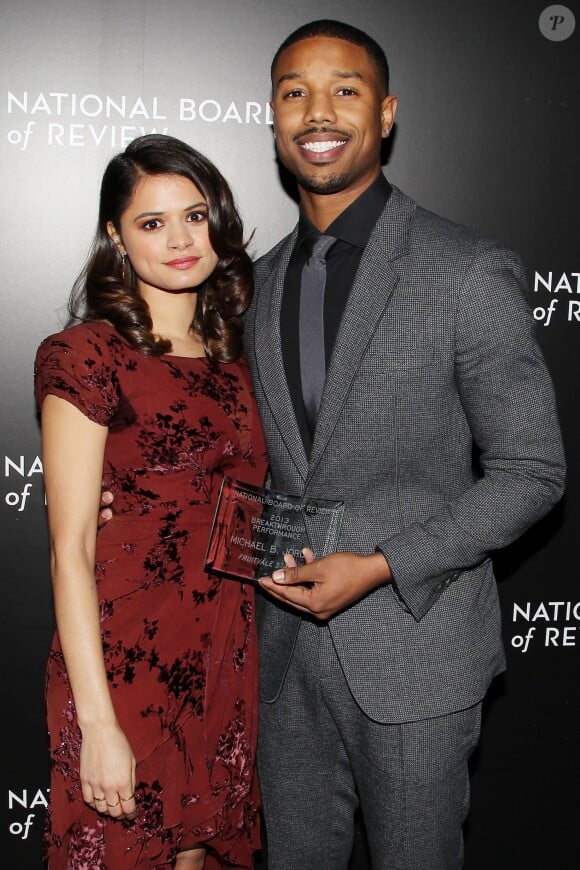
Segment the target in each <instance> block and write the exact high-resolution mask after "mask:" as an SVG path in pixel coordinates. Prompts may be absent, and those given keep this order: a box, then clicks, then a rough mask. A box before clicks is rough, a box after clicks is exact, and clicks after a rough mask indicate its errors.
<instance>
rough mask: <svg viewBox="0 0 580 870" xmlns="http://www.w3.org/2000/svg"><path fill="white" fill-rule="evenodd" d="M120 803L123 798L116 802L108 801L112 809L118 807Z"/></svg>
mask: <svg viewBox="0 0 580 870" xmlns="http://www.w3.org/2000/svg"><path fill="white" fill-rule="evenodd" d="M120 803H121V799H120V798H119V800H118V801H117V803H116V804H110V803H107V806H108V807H110V808H111V809H114V808H115V807H118V806H119V804H120Z"/></svg>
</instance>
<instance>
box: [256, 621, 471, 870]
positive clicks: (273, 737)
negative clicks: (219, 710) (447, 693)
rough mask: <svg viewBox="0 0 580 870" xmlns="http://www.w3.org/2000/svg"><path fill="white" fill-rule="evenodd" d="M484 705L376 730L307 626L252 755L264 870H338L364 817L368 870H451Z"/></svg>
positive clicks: (322, 636) (325, 636) (320, 635)
mask: <svg viewBox="0 0 580 870" xmlns="http://www.w3.org/2000/svg"><path fill="white" fill-rule="evenodd" d="M480 714H481V704H476V705H475V706H474V707H470V708H468V709H467V710H462V711H459V712H456V713H450V714H448V715H445V716H438V717H434V718H431V719H426V720H420V721H417V722H409V723H397V724H384V723H378V722H375V721H373V720H372V719H370V718H369V717H368V716H367V715H365V713H363V712H362V710H361V709H360V707H359V706H358V705H357V704H356V702H355V700H354V699H353V696H352V694H351V692H350V690H349V688H348V685H347V683H346V681H345V679H344V675H343V673H342V670H341V667H340V663H339V661H338V659H337V656H336V653H335V651H334V647H333V644H332V639H331V637H330V633H329V631H328V629H327V628H326V627H324V626H319V625H316V624H314V623H310V622H307V621H304V622H303V623H302V625H301V628H300V632H299V636H298V641H297V645H296V648H295V650H294V655H293V657H292V662H291V664H290V669H289V671H288V673H287V675H286V680H285V683H284V687H283V689H282V692H281V694H280V696H279V697H278V699H277V700H276V701H275V702H273V703H265V704H264V703H263V704H262V708H261V716H262V722H261V725H262V727H261V745H260V749H259V755H258V764H259V771H260V782H261V787H262V791H263V796H264V807H265V822H266V836H267V846H268V870H297V868H300V870H346V868H347V867H348V861H349V856H350V854H351V849H352V843H353V833H354V831H353V814H354V810H355V809H356V807H357V806H358V805H359V803H360V806H361V809H362V813H363V817H364V821H365V826H366V830H367V838H368V842H369V847H370V851H371V858H372V867H373V870H387V868H388V870H458V868H460V867H461V866H462V862H463V837H462V824H463V821H464V820H465V817H466V815H467V811H468V806H469V779H468V769H467V762H468V758H469V756H470V754H471V752H472V750H473V749H474V747H475V745H476V743H477V740H478V738H479V726H480Z"/></svg>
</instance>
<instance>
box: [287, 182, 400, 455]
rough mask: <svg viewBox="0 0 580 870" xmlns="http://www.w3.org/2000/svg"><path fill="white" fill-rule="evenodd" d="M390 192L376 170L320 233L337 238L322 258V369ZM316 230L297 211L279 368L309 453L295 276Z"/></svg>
mask: <svg viewBox="0 0 580 870" xmlns="http://www.w3.org/2000/svg"><path fill="white" fill-rule="evenodd" d="M390 195H391V185H390V184H389V182H388V181H387V179H386V178H385V177H384V175H383V174H382V172H381V173H380V174H379V175H378V177H377V179H376V181H374V182H373V183H372V184H371V186H370V187H368V188H367V189H366V190H365V191H364V193H362V194H361V195H360V196H359V197H358V199H356V200H355V201H354V202H353V203H351V204H350V205H349V206H348V208H346V209H345V210H344V211H343V212H342V213H341V214H339V216H338V217H337V218H336V219H335V220H334V221H333V222H332V223H331V224H330V226H329V227H328V228H327V229H326V230H325V232H324V234H325V235H329V236H334V238H336V240H337V241H336V242H335V243H334V245H332V247H331V248H330V250H329V251H328V254H327V257H326V290H325V296H324V349H325V354H326V367H327V369H328V364H329V362H330V358H331V356H332V351H333V349H334V343H335V341H336V336H337V334H338V329H339V326H340V321H341V319H342V315H343V313H344V309H345V306H346V302H347V299H348V295H349V293H350V290H351V287H352V285H353V283H354V279H355V276H356V272H357V269H358V267H359V263H360V260H361V257H362V253H363V251H364V249H365V246H366V244H367V242H368V240H369V237H370V234H371V232H372V231H373V228H374V226H375V224H376V222H377V219H378V217H379V215H380V214H381V212H382V211H383V209H384V207H385V205H386V204H387V200H388V199H389V196H390ZM319 235H320V232H319V231H318V230H317V228H316V227H315V226H314V225H313V224H312V223H311V222H310V221H309V220H308V218H307V217H306V215H305V214H304V213H303V212H302V211H301V212H300V218H299V222H298V238H297V240H296V245H295V246H294V250H293V251H292V256H291V258H290V262H289V264H288V270H287V272H286V277H285V279H284V295H283V298H282V309H281V324H280V325H281V338H282V357H283V360H284V369H285V372H286V378H287V380H288V387H289V389H290V395H291V397H292V402H293V405H294V410H295V413H296V418H297V420H298V424H299V426H300V431H301V433H302V439H303V441H304V446H305V447H306V449H307V452H308V453H310V447H311V444H312V437H311V433H310V431H309V428H308V424H307V422H306V414H305V411H304V403H303V401H302V385H301V381H300V356H299V353H300V352H299V344H298V321H299V314H300V279H301V275H302V267H303V266H304V265H305V263H306V260H307V258H308V254H309V251H310V250H311V247H312V244H313V242H314V240H315V239H316V238H317V237H318V236H319Z"/></svg>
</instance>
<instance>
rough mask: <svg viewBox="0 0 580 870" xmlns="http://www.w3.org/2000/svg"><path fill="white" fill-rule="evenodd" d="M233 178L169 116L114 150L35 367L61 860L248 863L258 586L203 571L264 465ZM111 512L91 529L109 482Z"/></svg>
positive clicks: (55, 864) (50, 834)
mask: <svg viewBox="0 0 580 870" xmlns="http://www.w3.org/2000/svg"><path fill="white" fill-rule="evenodd" d="M251 276H252V269H251V263H250V259H249V257H248V255H247V253H246V250H245V245H244V242H243V236H242V226H241V221H240V218H239V216H238V214H237V211H236V209H235V206H234V202H233V198H232V194H231V191H230V190H229V188H228V186H227V184H226V182H225V180H224V179H223V178H222V176H221V175H220V173H219V172H218V171H217V169H216V168H215V167H214V166H213V165H212V164H211V163H210V162H209V161H208V160H207V159H206V158H204V157H203V156H202V155H201V154H199V153H198V152H196V151H195V150H194V149H192V148H190V147H189V146H188V145H186V144H184V143H183V142H180V141H178V140H176V139H173V138H172V137H168V136H160V135H150V136H143V137H141V138H139V139H137V140H135V141H134V142H132V143H131V144H130V145H129V147H128V148H127V149H126V151H125V152H124V153H123V154H120V155H118V156H116V157H114V158H113V159H112V160H111V162H110V163H109V165H108V167H107V169H106V171H105V174H104V177H103V182H102V187H101V201H100V213H99V222H98V229H97V234H96V238H95V242H94V247H93V252H92V256H91V258H90V261H89V263H88V266H87V267H86V269H85V270H84V272H83V274H82V275H81V279H79V282H77V285H76V289H75V291H73V296H72V313H73V315H74V317H75V318H76V320H77V321H81V322H80V323H78V322H77V325H74V326H72V327H70V328H69V329H67V330H65V331H63V332H61V333H59V334H57V335H53V336H51V337H49V338H48V339H46V340H45V341H44V342H43V343H42V345H41V346H40V348H39V351H38V354H37V360H36V367H35V377H36V394H37V400H38V404H39V406H40V408H41V420H42V451H43V463H44V474H45V485H46V493H47V502H48V515H49V525H50V536H51V562H52V578H53V590H54V602H55V612H56V621H57V633H56V635H55V639H54V643H53V646H52V649H51V653H50V657H49V664H48V676H47V709H48V722H49V730H50V740H51V768H52V773H51V792H50V794H51V805H50V809H49V815H48V827H47V833H46V853H47V857H48V860H49V867H50V868H51V870H58V868H67V870H75V868H79V870H80V868H88V867H90V868H97V867H98V868H109V870H124V868H129V867H137V866H138V867H159V868H161V867H169V866H175V867H177V868H181V870H186V868H202V867H206V868H210V867H223V866H228V867H229V866H234V867H251V866H252V853H253V850H254V849H256V848H258V847H259V839H258V834H259V831H258V814H257V813H258V805H257V786H256V782H255V778H254V755H255V744H256V723H257V653H256V637H255V625H254V594H253V589H252V588H250V587H248V586H247V585H244V584H241V583H237V582H236V581H232V580H223V579H220V578H219V577H215V576H211V575H208V574H207V573H205V572H204V570H203V564H204V554H205V549H206V546H207V540H208V534H209V530H210V525H211V521H212V518H213V514H214V508H215V503H216V499H217V494H218V492H219V485H220V482H221V478H222V475H223V474H224V473H228V474H230V475H232V476H234V477H237V478H240V479H242V480H245V481H248V482H253V483H256V484H262V483H263V478H264V475H265V469H266V460H265V448H264V442H263V436H262V432H261V429H260V424H259V418H258V413H257V409H256V406H255V401H254V397H253V394H252V390H251V385H250V380H249V375H248V371H247V368H246V364H245V362H244V360H243V359H242V358H241V357H240V354H241V331H242V326H241V319H240V318H241V315H242V313H243V312H244V310H245V309H246V307H247V305H248V304H249V302H250V298H251V292H252V277H251ZM103 482H104V484H105V486H106V488H107V489H108V490H110V491H111V492H113V494H114V497H115V505H116V510H115V517H114V519H112V520H111V521H110V522H109V523H107V525H106V526H105V527H104V528H103V529H101V531H100V532H99V533H98V534H97V535H96V534H95V528H96V511H95V506H96V505H97V504H98V501H99V493H100V490H101V485H102V483H103Z"/></svg>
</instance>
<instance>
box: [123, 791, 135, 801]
mask: <svg viewBox="0 0 580 870" xmlns="http://www.w3.org/2000/svg"><path fill="white" fill-rule="evenodd" d="M134 797H135V792H133V794H130V795H129V797H126V798H124V797H121V795H119V799H120V802H121V803H122V804H124V803H126V802H127V801H132V800H133V798H134Z"/></svg>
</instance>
